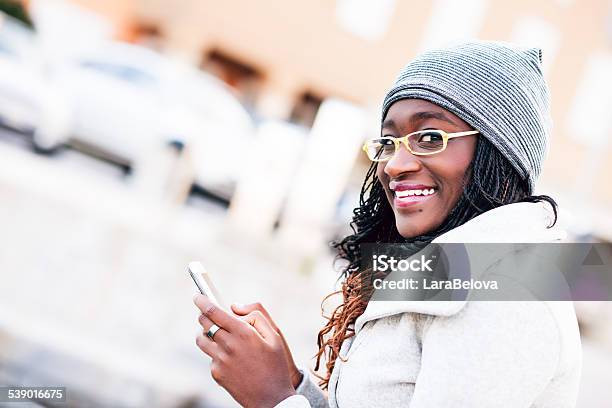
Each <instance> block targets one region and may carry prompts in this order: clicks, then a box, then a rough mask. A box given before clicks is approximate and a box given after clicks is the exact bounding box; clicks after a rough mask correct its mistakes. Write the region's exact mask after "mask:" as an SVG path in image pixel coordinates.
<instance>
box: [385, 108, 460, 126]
mask: <svg viewBox="0 0 612 408" xmlns="http://www.w3.org/2000/svg"><path fill="white" fill-rule="evenodd" d="M427 119H438V120H443V121H445V122H448V123H450V124H451V125H455V126H458V124H457V123H455V122H454V121H453V120H452V119H451V118H449V117H448V116H446V115H445V114H444V113H442V112H434V111H423V112H416V113H414V114H413V115H412V116H410V118H409V120H410V121H411V122H421V121H424V120H427ZM382 128H395V122H394V121H393V119H386V120H385V121H384V122H383V124H382Z"/></svg>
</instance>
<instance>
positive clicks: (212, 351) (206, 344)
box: [196, 333, 221, 359]
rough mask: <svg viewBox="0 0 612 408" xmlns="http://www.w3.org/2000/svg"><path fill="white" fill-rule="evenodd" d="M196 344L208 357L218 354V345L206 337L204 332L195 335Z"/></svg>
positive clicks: (215, 356) (214, 356) (213, 357)
mask: <svg viewBox="0 0 612 408" xmlns="http://www.w3.org/2000/svg"><path fill="white" fill-rule="evenodd" d="M196 344H197V345H198V347H199V348H200V350H202V351H203V352H204V353H205V354H206V355H208V356H209V357H210V358H212V359H215V358H217V356H218V355H219V352H220V351H221V350H219V345H218V344H216V343H215V342H214V341H212V340H211V339H209V338H208V336H207V335H206V334H204V333H201V334H199V335H198V337H196Z"/></svg>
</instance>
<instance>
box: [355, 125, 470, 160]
mask: <svg viewBox="0 0 612 408" xmlns="http://www.w3.org/2000/svg"><path fill="white" fill-rule="evenodd" d="M477 133H479V132H478V131H477V130H469V131H466V132H454V133H446V132H445V131H443V130H437V129H427V130H421V131H418V132H413V133H410V134H408V135H406V136H403V137H391V136H383V137H377V138H375V139H371V140H368V141H367V142H365V143H364V144H363V151H364V152H366V154H367V155H368V158H369V159H370V160H372V161H376V162H383V161H387V160H390V159H391V158H392V157H393V156H394V155H395V152H397V150H398V149H399V148H400V143H401V144H403V145H404V146H406V149H408V151H409V152H410V153H412V154H414V155H416V156H429V155H431V154H436V153H440V152H442V151H444V149H446V146H447V145H448V140H449V139H453V138H455V137H461V136H469V135H475V134H477Z"/></svg>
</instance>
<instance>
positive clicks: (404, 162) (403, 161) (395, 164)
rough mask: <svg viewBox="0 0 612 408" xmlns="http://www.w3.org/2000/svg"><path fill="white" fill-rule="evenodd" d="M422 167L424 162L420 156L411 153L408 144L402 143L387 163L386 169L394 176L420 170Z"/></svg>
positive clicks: (386, 171)
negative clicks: (407, 147)
mask: <svg viewBox="0 0 612 408" xmlns="http://www.w3.org/2000/svg"><path fill="white" fill-rule="evenodd" d="M421 167H422V164H421V161H420V160H419V158H418V156H415V155H414V154H412V153H410V152H409V151H408V149H406V146H404V145H403V144H402V145H400V148H399V150H397V151H396V152H395V154H394V155H393V157H391V159H390V160H389V161H388V162H387V163H386V165H385V169H384V171H385V173H386V174H387V175H388V176H389V177H391V178H394V177H397V176H398V175H400V174H402V173H406V172H415V171H419V170H420V169H421Z"/></svg>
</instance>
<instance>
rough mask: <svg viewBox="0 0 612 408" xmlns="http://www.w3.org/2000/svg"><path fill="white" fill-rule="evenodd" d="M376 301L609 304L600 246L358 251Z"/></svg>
mask: <svg viewBox="0 0 612 408" xmlns="http://www.w3.org/2000/svg"><path fill="white" fill-rule="evenodd" d="M360 250H361V269H360V270H359V271H358V272H353V273H359V276H360V278H361V288H362V290H364V291H368V292H370V294H371V297H370V299H371V300H373V301H377V300H382V301H389V300H398V301H436V300H439V301H454V300H456V301H465V300H471V301H477V300H502V301H526V300H533V301H540V300H552V301H566V300H572V301H612V245H611V244H605V243H537V244H534V243H518V244H517V243H491V244H488V243H478V244H471V243H470V244H461V243H437V244H420V245H414V244H410V243H406V244H363V245H361V246H360Z"/></svg>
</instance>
